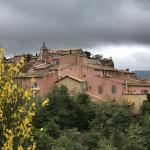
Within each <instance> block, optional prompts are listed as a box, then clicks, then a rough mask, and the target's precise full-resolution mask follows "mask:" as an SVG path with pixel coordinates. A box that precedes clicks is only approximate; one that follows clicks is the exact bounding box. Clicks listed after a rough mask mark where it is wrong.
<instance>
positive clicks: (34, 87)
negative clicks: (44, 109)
mask: <svg viewBox="0 0 150 150" xmlns="http://www.w3.org/2000/svg"><path fill="white" fill-rule="evenodd" d="M32 89H37V90H38V89H39V85H38V83H36V82H35V83H33V85H32Z"/></svg>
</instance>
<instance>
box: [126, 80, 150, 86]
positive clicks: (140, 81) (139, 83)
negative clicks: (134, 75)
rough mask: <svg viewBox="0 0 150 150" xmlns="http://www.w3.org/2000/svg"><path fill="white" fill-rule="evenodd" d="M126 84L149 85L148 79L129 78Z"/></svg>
mask: <svg viewBox="0 0 150 150" xmlns="http://www.w3.org/2000/svg"><path fill="white" fill-rule="evenodd" d="M127 84H128V86H150V80H140V79H129V80H128V81H127Z"/></svg>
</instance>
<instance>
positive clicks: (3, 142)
mask: <svg viewBox="0 0 150 150" xmlns="http://www.w3.org/2000/svg"><path fill="white" fill-rule="evenodd" d="M22 66H23V60H22V61H21V62H20V63H18V64H7V65H6V64H4V63H3V62H1V63H0V69H1V70H0V149H4V150H8V149H9V150H17V149H18V150H22V149H35V147H36V144H35V141H34V137H33V134H32V132H31V128H32V118H33V116H34V109H35V107H36V104H35V103H34V102H32V100H31V98H32V96H34V92H33V91H32V89H26V90H25V89H23V87H21V86H20V85H19V84H17V82H15V81H14V77H15V76H22V74H21V73H20V69H21V67H22Z"/></svg>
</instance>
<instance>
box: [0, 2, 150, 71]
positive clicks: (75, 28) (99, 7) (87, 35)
mask: <svg viewBox="0 0 150 150" xmlns="http://www.w3.org/2000/svg"><path fill="white" fill-rule="evenodd" d="M0 41H2V42H3V45H4V47H6V48H7V51H6V55H7V56H11V55H14V54H18V53H22V52H35V51H38V50H39V48H40V47H41V44H42V42H43V41H45V42H46V44H47V47H48V48H51V49H53V48H55V49H56V48H70V47H71V48H75V47H79V48H83V49H85V50H90V51H91V52H92V53H100V54H103V55H104V56H105V57H111V56H112V57H113V59H114V61H115V64H116V67H119V68H130V69H132V70H135V69H143V70H144V69H149V70H150V65H149V64H150V59H149V58H150V0H1V1H0Z"/></svg>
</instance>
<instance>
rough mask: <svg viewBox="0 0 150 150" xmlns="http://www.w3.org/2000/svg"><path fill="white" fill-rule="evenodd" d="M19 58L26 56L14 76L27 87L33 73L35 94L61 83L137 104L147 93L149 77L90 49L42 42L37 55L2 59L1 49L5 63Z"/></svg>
mask: <svg viewBox="0 0 150 150" xmlns="http://www.w3.org/2000/svg"><path fill="white" fill-rule="evenodd" d="M22 58H24V59H25V65H24V67H23V68H22V70H21V71H22V73H23V77H21V78H20V77H19V78H18V77H15V80H18V81H19V82H20V84H22V85H23V86H24V87H25V88H28V87H29V86H30V82H31V79H32V78H33V77H34V78H35V82H34V83H33V85H32V89H33V90H35V91H36V93H37V96H44V95H46V94H47V93H48V92H49V91H50V90H51V89H52V88H53V87H54V85H58V86H60V85H62V84H63V85H66V86H67V87H68V89H69V91H70V93H76V92H86V93H87V94H88V95H89V96H90V97H91V99H92V100H93V101H100V100H107V99H108V98H109V99H112V100H116V101H118V102H119V101H121V100H123V99H128V100H129V101H130V103H131V104H132V105H136V106H137V107H138V106H139V105H140V104H141V103H142V102H143V101H144V100H146V99H147V98H146V95H147V94H148V93H150V80H148V79H141V78H138V77H137V76H136V75H135V74H134V73H133V72H130V71H129V69H126V70H119V69H116V68H115V65H114V62H113V60H112V59H111V58H109V59H108V58H102V57H101V56H100V55H95V57H90V53H89V52H87V51H86V52H85V51H83V49H81V48H79V49H73V48H70V49H57V50H51V49H48V48H47V47H46V45H45V43H43V46H42V47H41V49H40V52H39V53H37V54H36V55H32V54H21V55H15V56H14V57H13V58H9V59H4V54H3V49H2V48H1V49H0V59H1V60H2V59H4V61H5V62H6V63H8V62H15V63H18V62H19V61H20V60H21V59H22Z"/></svg>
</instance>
